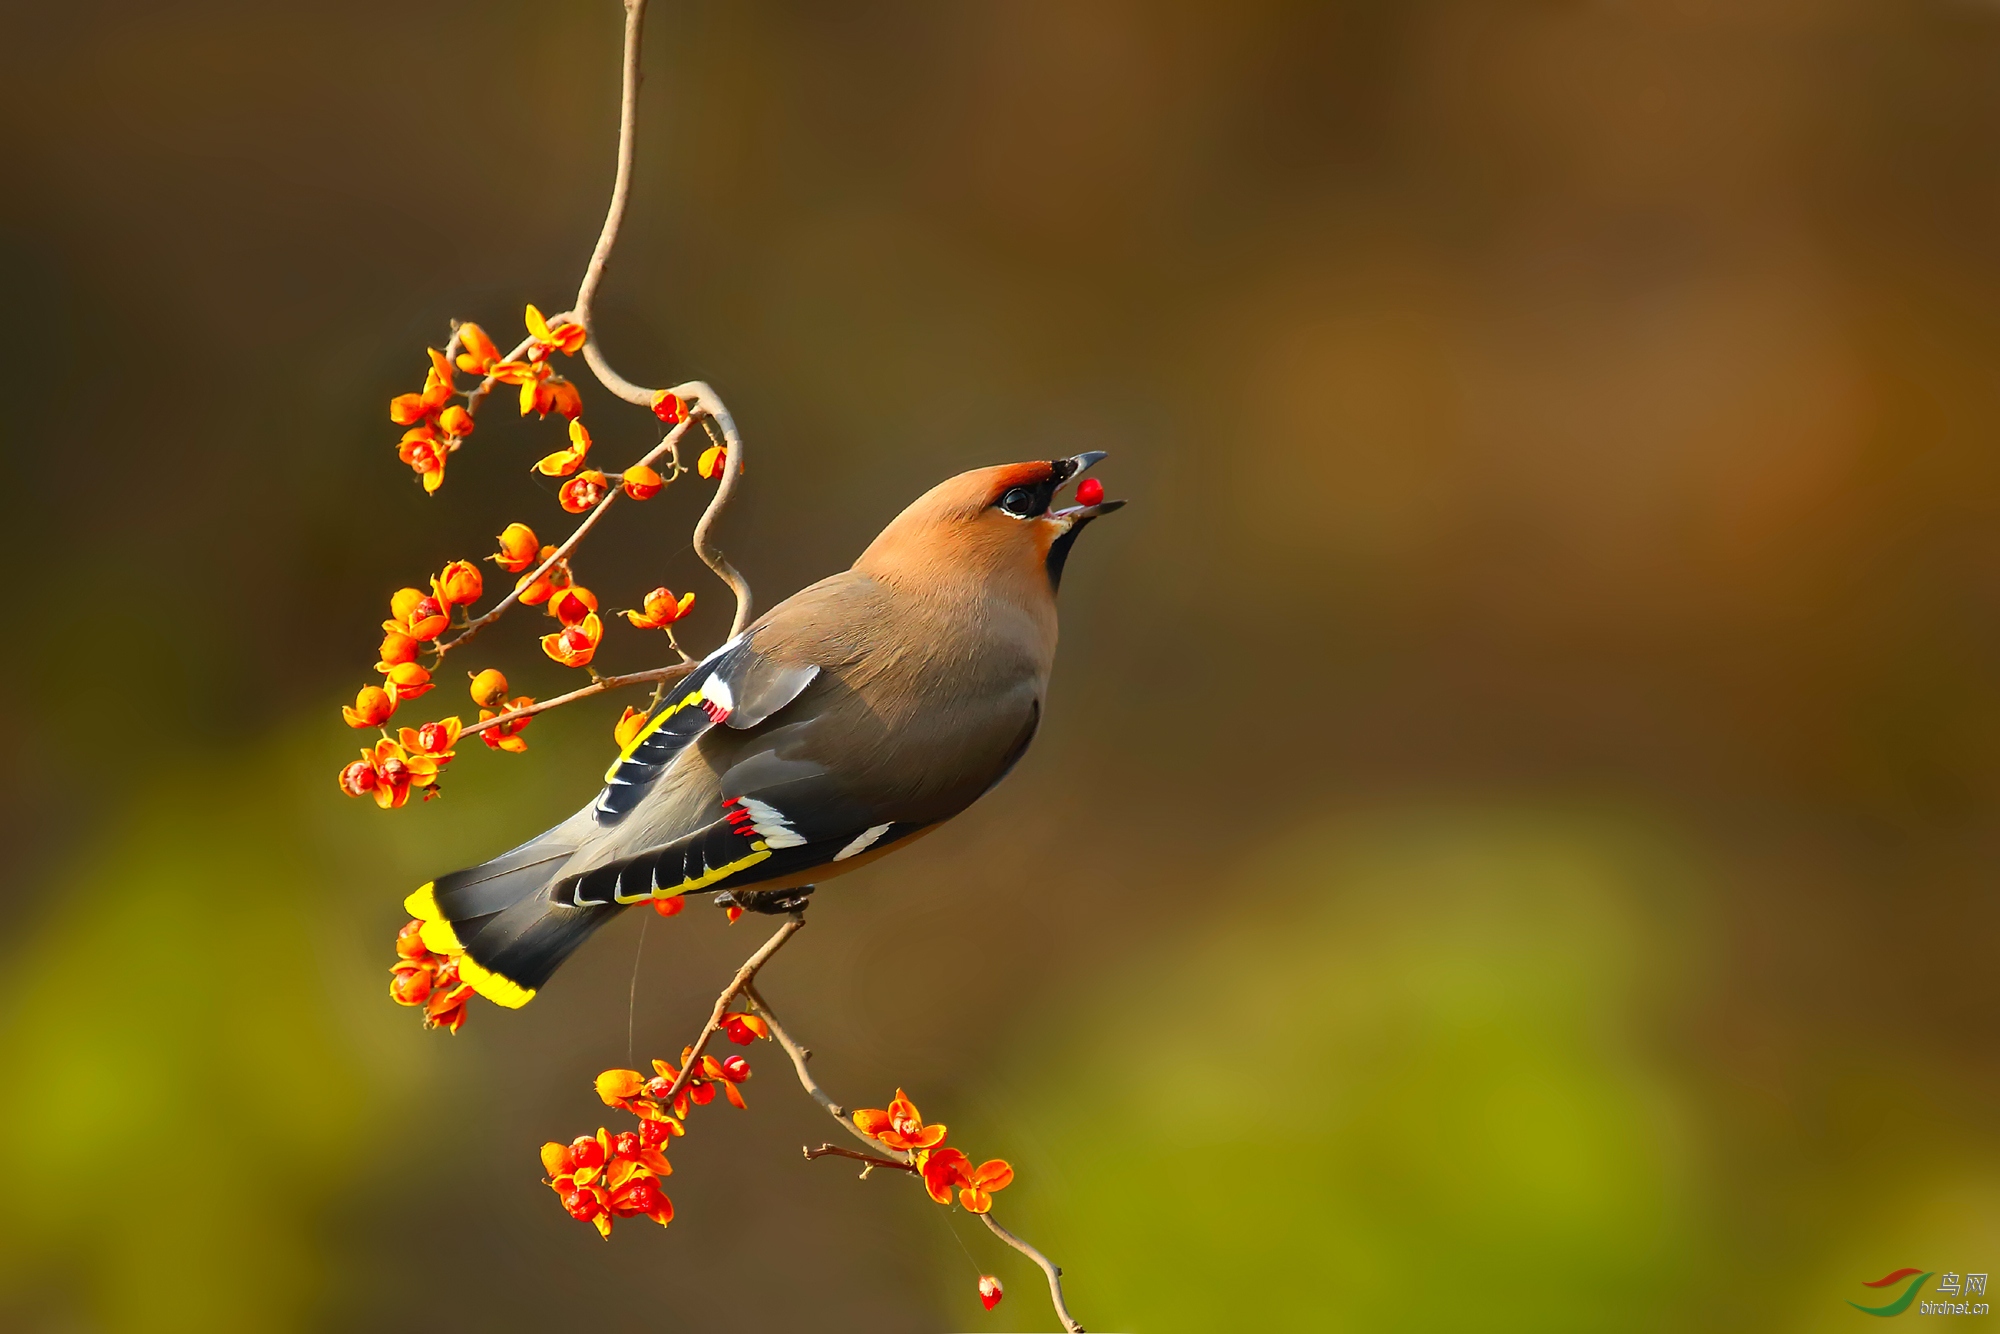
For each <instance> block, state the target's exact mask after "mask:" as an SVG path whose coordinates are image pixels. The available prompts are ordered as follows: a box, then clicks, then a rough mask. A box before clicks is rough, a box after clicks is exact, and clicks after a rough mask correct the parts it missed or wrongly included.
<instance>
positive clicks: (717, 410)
mask: <svg viewBox="0 0 2000 1334" xmlns="http://www.w3.org/2000/svg"><path fill="white" fill-rule="evenodd" d="M673 393H674V394H675V396H676V397H678V398H681V399H682V400H684V401H686V402H687V403H688V404H689V405H690V407H699V408H700V410H701V411H703V412H705V413H706V414H708V416H710V417H712V418H713V419H714V420H715V424H716V425H717V426H720V427H721V428H722V447H723V449H724V451H725V454H726V456H725V458H724V459H723V466H722V484H721V485H720V486H718V487H716V488H715V496H714V498H713V499H712V500H710V501H709V502H708V508H707V509H706V510H704V511H703V512H702V516H701V522H700V523H698V524H696V525H695V526H694V549H695V553H696V554H697V555H699V556H700V557H701V559H702V563H703V564H705V565H707V566H708V568H709V569H711V570H714V571H715V577H716V578H718V579H720V580H722V582H723V583H725V584H728V585H729V591H730V592H732V593H734V594H735V595H736V617H735V619H734V620H733V621H731V622H730V625H729V637H730V638H731V639H734V638H736V636H738V635H740V634H742V633H743V627H744V626H746V625H748V624H749V623H750V606H751V603H750V581H749V580H747V579H745V578H744V577H743V575H742V574H741V572H739V571H738V570H737V568H736V567H735V566H734V565H731V564H730V563H729V558H728V557H727V556H725V555H723V554H722V548H721V547H718V546H716V545H715V540H714V538H713V537H712V536H710V534H711V531H712V530H713V529H714V527H715V523H716V520H717V519H719V518H721V516H722V511H723V509H724V508H725V507H727V506H728V504H729V501H730V497H732V496H734V495H735V494H736V479H737V478H738V477H740V476H741V475H742V473H743V437H741V436H739V435H737V434H736V419H735V418H734V417H732V416H730V415H729V408H728V407H727V406H726V405H725V404H724V403H723V401H722V399H721V397H720V396H718V395H717V394H716V392H715V391H714V390H713V389H711V388H709V387H708V385H707V384H705V383H703V382H702V381H700V380H690V381H688V382H687V383H686V384H682V385H675V386H674V389H673Z"/></svg>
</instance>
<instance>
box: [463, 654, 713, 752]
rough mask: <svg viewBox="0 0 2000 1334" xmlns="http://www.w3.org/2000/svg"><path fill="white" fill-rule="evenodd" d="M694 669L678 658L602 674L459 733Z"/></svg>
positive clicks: (674, 678) (675, 677)
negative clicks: (645, 668)
mask: <svg viewBox="0 0 2000 1334" xmlns="http://www.w3.org/2000/svg"><path fill="white" fill-rule="evenodd" d="M693 669H694V664H693V663H691V662H677V663H675V664H674V665H673V666H671V667H655V668H654V669H653V670H651V671H649V672H630V673H627V674H626V675H624V676H600V677H598V678H597V679H596V680H595V681H592V682H591V683H590V684H589V685H587V686H584V687H583V688H581V689H579V690H572V691H570V692H569V693H568V694H567V695H557V696H556V697H555V698H554V699H544V700H538V701H537V702H535V703H533V704H529V705H526V706H525V707H523V708H519V709H509V710H508V711H507V712H505V713H499V714H495V715H494V716H493V717H491V718H488V719H487V720H486V721H484V722H479V723H473V724H472V725H471V726H470V727H467V728H464V729H463V730H461V731H460V732H459V735H460V736H471V735H472V734H473V733H475V732H484V731H485V730H486V729H487V728H489V727H499V726H501V725H502V724H504V723H510V722H512V721H514V719H516V718H532V717H534V716H535V715H536V714H538V713H544V712H547V711H548V710H550V709H555V708H560V707H562V706H563V705H565V704H569V703H571V702H573V701H575V700H579V699H586V698H588V697H589V696H591V695H601V694H603V693H604V692H605V691H607V690H617V689H619V688H621V687H623V686H636V685H641V684H643V683H645V682H647V681H677V680H679V679H680V678H681V677H683V676H686V675H687V674H688V673H689V672H690V671H692V670H693Z"/></svg>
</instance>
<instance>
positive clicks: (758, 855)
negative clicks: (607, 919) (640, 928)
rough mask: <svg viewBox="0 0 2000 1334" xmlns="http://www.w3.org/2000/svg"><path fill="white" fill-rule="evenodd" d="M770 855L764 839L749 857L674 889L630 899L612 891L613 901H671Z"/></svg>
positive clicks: (717, 868)
mask: <svg viewBox="0 0 2000 1334" xmlns="http://www.w3.org/2000/svg"><path fill="white" fill-rule="evenodd" d="M770 855H771V850H770V849H769V848H768V847H766V846H765V845H764V841H763V840H762V839H759V840H757V841H756V842H755V843H752V844H751V845H750V855H749V856H748V857H739V858H737V859H736V860H735V861H733V862H729V863H727V864H726V865H723V866H718V867H716V868H715V869H714V870H712V871H703V872H702V873H701V874H700V875H698V876H695V877H694V878H693V879H690V880H683V881H681V882H680V884H679V885H677V886H676V887H675V888H673V889H655V890H651V891H649V892H647V893H645V894H635V895H633V896H632V897H631V898H629V899H628V898H625V897H623V896H622V895H620V894H619V893H618V892H617V891H615V890H614V891H612V895H611V900H612V902H614V903H644V902H645V901H646V900H647V899H670V898H672V897H673V896H674V895H676V894H685V893H687V892H688V891H689V890H691V889H701V888H703V887H705V886H708V885H712V884H714V883H715V882H716V881H718V880H722V879H725V878H726V877H729V876H732V875H735V874H736V873H737V872H738V871H741V870H743V869H744V868H746V867H750V866H755V865H756V864H757V863H758V862H761V861H763V860H764V859H765V858H767V857H769V856H770Z"/></svg>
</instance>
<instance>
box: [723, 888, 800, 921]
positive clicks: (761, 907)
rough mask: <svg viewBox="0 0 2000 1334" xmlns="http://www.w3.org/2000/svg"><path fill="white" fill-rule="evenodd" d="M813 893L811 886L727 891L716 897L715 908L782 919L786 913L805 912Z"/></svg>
mask: <svg viewBox="0 0 2000 1334" xmlns="http://www.w3.org/2000/svg"><path fill="white" fill-rule="evenodd" d="M812 892H813V886H811V885H800V886H799V887H798V888H797V889H725V890H723V891H722V892H721V893H720V894H717V895H716V896H715V906H716V907H718V908H741V909H742V910H743V911H745V912H754V913H764V914H766V915H767V916H771V917H782V916H784V915H785V914H786V913H794V912H804V911H805V907H806V903H807V902H808V901H809V900H810V899H811V898H812Z"/></svg>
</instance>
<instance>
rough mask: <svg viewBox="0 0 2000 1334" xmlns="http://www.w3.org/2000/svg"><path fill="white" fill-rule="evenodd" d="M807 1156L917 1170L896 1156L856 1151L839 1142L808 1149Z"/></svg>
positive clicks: (902, 1169)
mask: <svg viewBox="0 0 2000 1334" xmlns="http://www.w3.org/2000/svg"><path fill="white" fill-rule="evenodd" d="M805 1154H806V1157H807V1158H852V1159H853V1160H854V1161H855V1162H857V1163H867V1164H868V1165H869V1166H870V1167H893V1168H895V1169H896V1170H897V1171H898V1172H915V1171H916V1170H917V1169H916V1168H915V1167H912V1166H911V1165H910V1164H909V1163H899V1162H897V1161H896V1160H895V1159H894V1158H881V1157H877V1156H876V1155H875V1154H872V1153H856V1152H855V1151H854V1150H852V1149H843V1148H841V1147H840V1146H839V1145H838V1144H822V1145H820V1146H819V1147H818V1148H817V1149H807V1150H806V1151H805Z"/></svg>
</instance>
